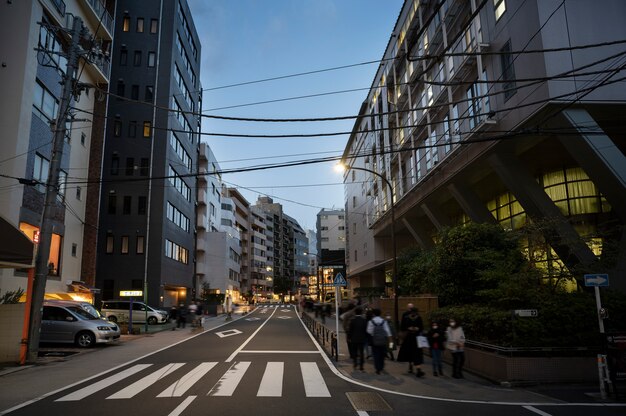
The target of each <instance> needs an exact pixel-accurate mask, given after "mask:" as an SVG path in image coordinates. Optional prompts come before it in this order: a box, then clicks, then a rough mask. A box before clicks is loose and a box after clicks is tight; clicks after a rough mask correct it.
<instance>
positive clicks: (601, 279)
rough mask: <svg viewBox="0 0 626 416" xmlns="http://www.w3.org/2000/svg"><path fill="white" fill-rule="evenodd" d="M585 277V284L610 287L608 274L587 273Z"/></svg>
mask: <svg viewBox="0 0 626 416" xmlns="http://www.w3.org/2000/svg"><path fill="white" fill-rule="evenodd" d="M584 277H585V286H595V287H608V286H609V275H608V274H586V275H585V276H584Z"/></svg>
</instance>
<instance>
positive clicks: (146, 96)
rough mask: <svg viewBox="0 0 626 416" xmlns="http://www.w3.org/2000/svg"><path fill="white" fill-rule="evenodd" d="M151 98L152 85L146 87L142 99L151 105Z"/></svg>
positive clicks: (152, 93)
mask: <svg viewBox="0 0 626 416" xmlns="http://www.w3.org/2000/svg"><path fill="white" fill-rule="evenodd" d="M153 97H154V87H153V86H152V85H146V94H145V97H144V101H147V102H149V103H151V102H152V100H153Z"/></svg>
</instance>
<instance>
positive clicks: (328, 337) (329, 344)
mask: <svg viewBox="0 0 626 416" xmlns="http://www.w3.org/2000/svg"><path fill="white" fill-rule="evenodd" d="M302 322H304V325H306V327H307V328H308V329H309V331H310V332H311V334H313V336H314V337H315V339H316V340H317V342H319V343H320V345H322V347H323V348H324V349H325V350H326V352H327V353H329V354H330V357H331V358H333V359H334V360H335V361H338V360H339V355H338V351H337V333H336V332H335V331H331V330H330V329H328V328H327V327H326V326H325V325H322V323H321V322H318V321H316V320H315V319H314V318H311V317H310V316H309V314H307V313H306V312H304V311H303V312H302Z"/></svg>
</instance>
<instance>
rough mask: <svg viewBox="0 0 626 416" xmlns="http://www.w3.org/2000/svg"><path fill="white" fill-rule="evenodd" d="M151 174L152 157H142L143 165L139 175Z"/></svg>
mask: <svg viewBox="0 0 626 416" xmlns="http://www.w3.org/2000/svg"><path fill="white" fill-rule="evenodd" d="M149 174H150V159H148V158H147V157H142V158H141V165H140V168H139V175H141V176H148V175H149Z"/></svg>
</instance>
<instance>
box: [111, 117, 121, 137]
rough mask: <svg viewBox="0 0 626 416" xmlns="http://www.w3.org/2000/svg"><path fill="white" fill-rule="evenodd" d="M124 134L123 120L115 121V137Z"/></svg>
mask: <svg viewBox="0 0 626 416" xmlns="http://www.w3.org/2000/svg"><path fill="white" fill-rule="evenodd" d="M121 135H122V120H115V121H113V137H120V136H121Z"/></svg>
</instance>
